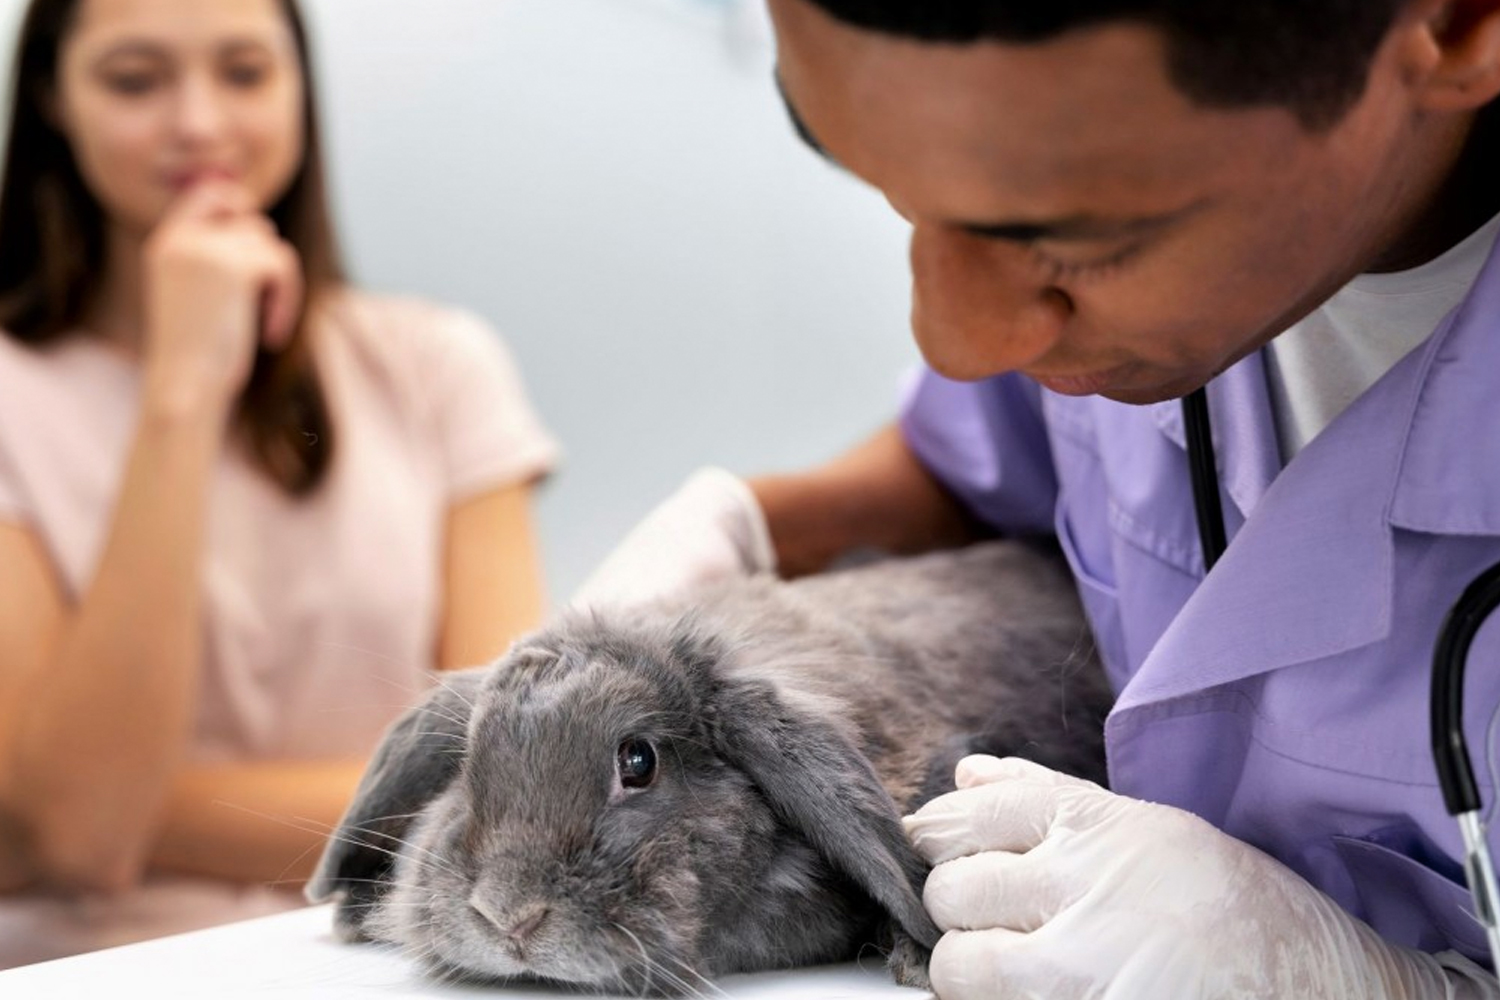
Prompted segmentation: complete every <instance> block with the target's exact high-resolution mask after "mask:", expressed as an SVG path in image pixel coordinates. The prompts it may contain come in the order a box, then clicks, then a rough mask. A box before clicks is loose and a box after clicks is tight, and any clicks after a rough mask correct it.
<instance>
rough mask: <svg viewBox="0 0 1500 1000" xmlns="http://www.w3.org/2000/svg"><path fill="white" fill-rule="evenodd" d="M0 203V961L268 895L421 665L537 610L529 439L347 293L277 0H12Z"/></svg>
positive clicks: (484, 642) (407, 329) (500, 361)
mask: <svg viewBox="0 0 1500 1000" xmlns="http://www.w3.org/2000/svg"><path fill="white" fill-rule="evenodd" d="M17 66H18V75H17V86H16V88H15V98H14V100H15V108H14V112H13V122H12V128H11V133H10V139H9V144H8V147H7V155H8V160H7V163H6V165H5V177H4V188H3V192H0V327H3V328H4V330H5V335H4V336H0V890H3V892H4V895H0V967H3V966H5V965H7V964H16V963H18V962H22V961H28V960H36V959H41V958H45V957H51V956H53V955H57V954H64V953H69V952H74V951H79V950H85V949H89V948H94V947H101V946H104V945H109V944H117V943H121V942H124V941H127V940H134V939H139V938H143V937H147V936H152V935H154V934H157V933H164V932H167V931H174V930H180V929H186V928H188V927H193V926H201V925H205V924H208V923H211V922H217V921H219V920H224V919H230V918H234V917H238V916H244V915H249V914H254V913H261V912H269V911H272V910H275V909H280V908H285V907H288V906H292V905H296V903H297V902H298V898H297V896H296V888H297V884H298V883H299V882H300V880H301V879H302V878H303V877H305V875H306V874H307V873H308V872H309V871H310V869H311V866H312V864H313V862H314V860H315V858H316V856H317V853H318V847H319V845H320V843H321V839H322V837H323V835H324V834H325V833H326V831H327V830H328V829H330V828H331V826H332V824H333V823H334V821H335V820H336V819H337V817H338V816H339V814H340V813H341V811H342V808H343V805H344V803H345V801H346V799H347V797H348V796H349V794H350V792H351V791H352V788H353V786H354V783H355V782H356V780H357V778H358V775H359V773H360V770H361V767H362V763H361V761H360V755H361V754H364V753H366V752H367V751H368V750H369V748H370V747H371V746H372V744H373V742H374V741H375V739H376V737H377V736H378V734H379V733H380V731H381V730H382V728H383V727H384V725H385V724H386V723H387V722H388V721H389V720H390V719H391V718H393V717H394V715H395V714H397V713H398V712H399V711H400V709H401V708H402V707H403V705H404V704H406V703H407V702H408V701H409V700H410V699H411V698H412V697H413V696H414V695H415V694H416V693H417V692H418V691H419V690H420V687H421V685H422V682H423V677H424V673H425V671H426V670H427V669H429V668H433V667H438V668H448V667H455V666H463V665H468V664H473V663H480V662H483V661H485V660H487V659H489V658H490V657H492V656H494V655H495V654H497V653H498V652H500V651H501V650H502V649H503V648H504V646H505V644H506V643H507V642H508V641H509V639H510V638H511V637H512V636H513V635H514V634H516V633H517V632H519V631H521V630H523V629H525V628H528V627H530V626H531V625H533V624H535V621H536V619H537V618H538V617H539V614H540V608H541V586H540V581H539V572H538V568H537V557H536V553H535V548H534V542H533V537H532V529H531V526H530V522H529V514H528V504H529V498H530V493H531V487H532V484H533V483H534V482H535V481H536V479H537V478H538V477H539V476H540V475H541V474H542V473H544V472H545V471H546V470H547V469H548V468H549V467H550V465H551V462H552V460H553V454H554V447H553V445H552V442H551V440H550V439H549V437H548V436H547V435H546V433H545V432H544V431H543V429H542V428H541V426H540V425H539V424H538V422H537V421H536V419H535V417H534V416H533V414H532V412H531V410H530V409H529V407H528V405H527V403H526V400H525V397H524V394H523V391H522V387H521V385H520V382H519V380H518V379H517V377H516V375H515V372H514V370H513V368H512V366H511V364H510V362H509V359H508V357H507V355H506V354H505V353H504V350H503V347H502V346H501V345H500V343H499V341H498V339H497V338H496V337H495V336H494V335H493V334H492V332H491V331H489V330H488V329H487V328H486V327H485V326H484V325H483V324H481V323H479V322H477V321H476V320H474V319H473V318H471V317H467V316H465V315H462V314H457V313H454V312H450V311H446V310H443V309H439V308H437V307H434V306H430V305H425V304H422V303H417V302H411V301H401V300H392V299H381V298H376V297H373V296H370V295H367V294H363V293H360V292H356V291H354V290H352V289H350V288H349V287H347V286H346V285H344V284H343V283H342V281H341V280H340V273H339V268H338V264H337V260H336V257H335V250H334V241H333V238H332V233H331V228H330V224H329V216H328V210H327V205H326V202H325V197H324V188H323V175H322V162H321V154H320V150H319V143H318V132H317V128H316V122H315V120H314V115H313V109H314V104H315V102H314V99H313V94H312V77H311V74H310V72H309V63H308V51H307V45H306V38H305V35H304V31H303V26H302V22H301V20H300V19H299V16H298V14H297V11H296V9H295V7H294V5H293V3H292V0H215V2H214V3H203V2H202V0H33V2H32V3H31V6H30V9H29V11H28V13H27V15H26V18H25V20H24V23H23V26H22V29H21V37H20V45H19V53H18V59H17Z"/></svg>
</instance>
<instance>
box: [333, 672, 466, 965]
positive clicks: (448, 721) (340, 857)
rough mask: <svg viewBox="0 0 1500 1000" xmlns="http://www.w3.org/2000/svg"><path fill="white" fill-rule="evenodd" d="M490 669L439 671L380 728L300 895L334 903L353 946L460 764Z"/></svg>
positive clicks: (337, 917)
mask: <svg viewBox="0 0 1500 1000" xmlns="http://www.w3.org/2000/svg"><path fill="white" fill-rule="evenodd" d="M489 675H490V668H489V667H483V668H479V669H476V670H465V671H462V672H455V673H444V674H442V675H441V676H440V678H439V681H438V683H439V686H438V687H437V688H435V689H434V690H432V691H431V692H429V693H428V695H427V697H426V698H425V699H423V701H422V702H421V703H420V704H418V705H416V706H414V707H412V708H410V709H408V710H407V712H406V714H405V715H403V716H401V718H399V719H397V720H396V721H395V722H394V723H392V724H391V727H390V729H388V730H386V734H385V738H384V739H383V740H382V741H381V744H380V746H379V748H377V749H376V751H375V756H374V757H373V758H372V759H371V761H370V764H369V766H368V767H367V768H366V769H365V773H364V777H362V778H361V779H360V781H359V787H358V788H357V789H356V790H355V793H354V800H353V802H351V803H350V804H349V808H348V810H347V811H346V812H345V813H344V817H343V819H341V820H340V821H339V826H338V829H337V830H336V831H334V833H333V836H332V837H331V838H330V839H329V841H328V844H327V846H326V847H325V848H324V849H323V857H322V858H321V859H320V860H319V861H318V868H317V871H316V872H314V873H313V877H312V880H311V881H310V882H308V884H307V888H306V890H305V892H306V895H307V898H308V899H309V900H311V901H312V902H314V903H320V902H323V901H325V900H328V899H337V900H338V908H337V910H336V912H335V914H334V927H335V929H336V930H337V931H338V933H339V934H340V935H341V936H342V937H344V938H345V939H347V940H360V939H362V938H364V937H365V936H366V935H365V933H364V922H365V919H366V918H367V917H368V916H369V915H370V913H371V912H372V911H373V910H374V907H375V906H376V904H377V903H379V901H380V899H381V897H382V896H384V895H385V893H386V892H387V891H388V890H389V889H390V879H391V869H392V867H393V866H394V864H395V860H396V855H397V853H398V852H399V850H400V848H401V845H402V844H403V843H404V841H405V837H406V834H407V830H408V828H410V826H411V825H412V823H413V821H415V820H416V818H417V815H418V813H419V812H420V811H421V810H422V807H423V806H425V805H427V803H429V802H431V801H432V800H433V799H434V798H436V797H437V796H438V795H440V794H441V793H442V792H443V790H444V789H445V788H447V786H448V783H449V782H450V781H452V780H453V777H454V775H456V774H457V773H458V770H459V766H460V764H461V763H462V761H463V752H464V749H465V740H466V738H467V731H468V725H469V716H470V714H471V713H472V712H473V709H474V702H475V700H476V699H477V698H478V696H479V689H480V687H481V685H482V684H483V683H484V680H485V678H486V677H488V676H489Z"/></svg>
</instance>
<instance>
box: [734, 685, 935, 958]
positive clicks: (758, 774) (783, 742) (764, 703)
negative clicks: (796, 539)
mask: <svg viewBox="0 0 1500 1000" xmlns="http://www.w3.org/2000/svg"><path fill="white" fill-rule="evenodd" d="M709 700H710V704H711V708H710V711H709V724H710V728H711V731H712V732H713V733H714V739H715V742H716V743H717V745H718V749H719V752H720V753H721V754H722V755H723V756H724V758H725V759H726V760H728V761H730V762H731V763H733V764H734V766H735V767H737V768H739V769H740V770H741V771H742V772H743V773H745V774H746V775H748V776H749V778H750V779H751V780H752V781H754V782H755V784H756V785H757V786H759V788H760V790H761V792H762V794H764V795H765V797H766V801H767V802H768V803H769V804H770V806H771V808H772V809H773V810H774V811H775V812H776V813H777V814H778V815H779V816H780V817H781V818H782V820H783V821H784V822H786V823H788V824H789V825H791V826H792V827H794V828H795V829H797V830H798V831H799V832H800V833H801V834H802V835H803V836H804V837H806V838H807V840H808V842H809V843H810V844H812V845H813V847H814V848H816V849H817V851H818V853H819V854H821V855H822V856H823V857H824V858H825V859H827V860H828V861H829V863H831V864H832V865H833V866H834V867H835V868H836V869H838V870H839V871H841V872H843V873H844V874H845V875H846V876H848V877H849V878H851V879H853V880H854V882H855V883H856V884H858V885H859V887H860V888H861V889H863V890H864V891H865V893H866V894H867V895H869V896H870V897H871V898H872V899H874V900H875V902H877V903H879V904H880V905H881V906H882V907H883V908H884V909H885V911H886V912H887V913H888V914H890V916H891V918H892V919H893V920H895V921H896V923H898V924H900V925H901V927H902V928H903V929H905V931H906V933H907V934H909V935H910V936H911V937H912V938H914V939H915V940H917V941H919V942H921V943H922V944H923V945H925V946H926V947H928V948H932V947H933V946H934V945H936V944H937V940H938V937H939V935H940V932H939V931H938V929H937V927H936V925H934V924H933V922H932V919H931V918H930V917H928V915H927V911H926V910H924V909H923V908H922V899H921V891H922V884H923V882H924V881H925V880H926V878H927V865H926V863H925V862H924V861H923V860H922V858H921V857H920V856H919V855H918V854H917V852H916V850H915V849H914V848H913V847H912V845H911V841H910V840H908V839H907V836H906V831H905V830H904V829H903V828H902V826H901V819H900V815H899V812H898V810H897V808H896V804H895V802H894V801H892V799H891V797H890V795H889V794H887V792H886V790H885V788H884V786H882V785H881V783H880V778H879V777H878V776H877V775H876V773H875V769H874V767H872V766H871V764H870V762H869V760H868V759H867V758H866V757H865V756H864V754H862V753H860V752H859V750H858V748H856V747H855V745H854V744H853V743H852V742H851V741H850V740H849V738H848V737H847V736H845V735H844V734H843V733H841V732H839V731H838V729H837V728H836V727H835V726H834V725H833V724H832V723H831V722H829V721H828V720H826V719H824V718H821V717H820V716H819V715H818V713H817V712H816V711H814V710H811V709H805V708H803V709H799V708H797V707H794V706H793V705H791V704H789V703H788V701H787V700H786V699H784V698H783V697H782V696H781V695H779V694H778V693H777V691H776V690H775V689H774V688H773V687H772V685H770V684H769V683H764V682H744V681H723V682H720V683H719V685H718V686H717V690H715V691H714V693H713V694H712V696H711V697H710V699H709Z"/></svg>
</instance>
